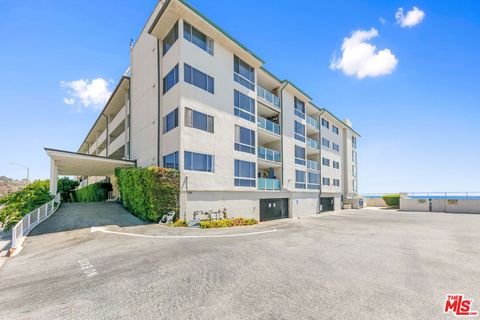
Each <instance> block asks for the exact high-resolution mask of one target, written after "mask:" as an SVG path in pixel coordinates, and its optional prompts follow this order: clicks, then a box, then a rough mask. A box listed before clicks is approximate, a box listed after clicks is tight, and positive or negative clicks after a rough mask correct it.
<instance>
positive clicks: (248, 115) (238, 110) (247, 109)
mask: <svg viewBox="0 0 480 320" xmlns="http://www.w3.org/2000/svg"><path fill="white" fill-rule="evenodd" d="M233 95H234V97H233V105H234V110H233V112H234V114H235V115H236V116H237V117H240V118H243V119H246V120H248V121H251V122H255V100H253V99H252V98H250V97H249V96H247V95H244V94H243V93H241V92H238V91H237V90H234V94H233Z"/></svg>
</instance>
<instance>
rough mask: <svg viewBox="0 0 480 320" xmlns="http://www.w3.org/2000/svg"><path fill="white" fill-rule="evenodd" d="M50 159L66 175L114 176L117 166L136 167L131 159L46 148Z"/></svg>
mask: <svg viewBox="0 0 480 320" xmlns="http://www.w3.org/2000/svg"><path fill="white" fill-rule="evenodd" d="M45 151H46V152H47V155H48V156H49V157H50V159H52V160H54V161H55V165H56V167H57V170H58V174H59V175H64V176H91V177H93V176H100V177H103V176H112V175H114V173H115V168H128V167H135V166H136V162H135V161H131V160H116V159H110V158H105V157H100V156H94V155H88V154H82V153H76V152H71V151H65V150H57V149H50V148H45Z"/></svg>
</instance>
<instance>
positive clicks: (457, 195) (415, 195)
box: [405, 192, 480, 200]
mask: <svg viewBox="0 0 480 320" xmlns="http://www.w3.org/2000/svg"><path fill="white" fill-rule="evenodd" d="M405 193H406V194H407V196H408V198H412V199H449V200H480V192H405Z"/></svg>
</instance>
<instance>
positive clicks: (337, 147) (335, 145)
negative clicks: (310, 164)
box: [332, 142, 340, 151]
mask: <svg viewBox="0 0 480 320" xmlns="http://www.w3.org/2000/svg"><path fill="white" fill-rule="evenodd" d="M332 148H333V150H335V151H340V146H339V145H338V144H336V143H335V142H333V143H332Z"/></svg>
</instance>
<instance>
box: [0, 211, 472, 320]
mask: <svg viewBox="0 0 480 320" xmlns="http://www.w3.org/2000/svg"><path fill="white" fill-rule="evenodd" d="M92 226H94V227H95V228H94V229H93V231H96V232H91V231H92V229H91V227H92ZM479 230H480V215H474V214H445V213H414V212H408V213H407V212H398V211H379V210H368V209H362V210H345V211H341V212H337V213H333V214H328V215H318V216H313V217H308V218H303V219H286V220H281V221H274V222H268V223H262V224H260V225H258V226H253V227H243V228H235V229H229V230H188V229H173V228H166V227H162V226H158V225H153V224H147V225H145V224H144V223H143V222H141V221H140V220H138V219H136V218H135V217H133V216H131V215H130V214H129V213H128V212H126V211H125V210H124V209H123V208H122V207H121V206H119V205H116V204H98V206H95V205H85V204H71V205H62V207H61V208H60V210H58V211H57V213H56V214H55V215H54V216H52V217H51V218H50V219H49V220H47V221H46V222H44V223H43V224H42V225H40V226H39V227H38V228H37V229H35V230H34V232H32V234H31V236H29V237H28V238H27V240H26V241H25V244H24V249H23V250H22V251H21V252H20V253H19V254H18V255H17V256H16V257H13V258H10V259H8V260H7V262H6V263H5V264H4V265H3V267H2V268H1V269H0V306H1V308H0V319H443V318H447V317H449V316H447V315H444V314H443V307H444V302H445V295H446V294H448V293H463V294H464V295H465V296H466V297H467V298H469V299H474V303H473V309H474V310H477V311H480V268H479V266H480V232H479ZM132 234H133V235H132ZM182 236H187V237H182Z"/></svg>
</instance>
